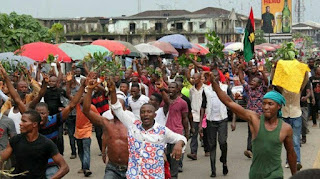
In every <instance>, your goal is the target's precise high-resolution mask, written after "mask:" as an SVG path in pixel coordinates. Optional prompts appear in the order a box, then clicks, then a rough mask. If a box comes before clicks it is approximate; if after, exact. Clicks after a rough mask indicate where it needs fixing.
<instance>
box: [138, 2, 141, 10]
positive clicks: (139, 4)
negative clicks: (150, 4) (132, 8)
mask: <svg viewBox="0 0 320 179" xmlns="http://www.w3.org/2000/svg"><path fill="white" fill-rule="evenodd" d="M140 12H141V0H138V13H140Z"/></svg>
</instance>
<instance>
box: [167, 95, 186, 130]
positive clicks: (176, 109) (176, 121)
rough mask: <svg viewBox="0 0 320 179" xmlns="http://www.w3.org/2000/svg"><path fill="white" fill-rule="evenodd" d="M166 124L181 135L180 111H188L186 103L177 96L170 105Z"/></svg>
mask: <svg viewBox="0 0 320 179" xmlns="http://www.w3.org/2000/svg"><path fill="white" fill-rule="evenodd" d="M168 113H169V114H168V120H167V124H166V126H167V127H168V128H169V129H170V130H172V131H173V132H175V133H178V134H181V135H183V129H184V128H183V125H182V113H188V104H187V102H185V101H184V100H183V99H182V98H181V97H178V98H177V99H176V100H175V101H174V102H173V103H172V104H171V105H170V106H169V112H168Z"/></svg>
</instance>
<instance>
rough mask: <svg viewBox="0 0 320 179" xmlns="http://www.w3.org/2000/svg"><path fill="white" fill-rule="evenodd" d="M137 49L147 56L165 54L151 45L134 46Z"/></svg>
mask: <svg viewBox="0 0 320 179" xmlns="http://www.w3.org/2000/svg"><path fill="white" fill-rule="evenodd" d="M134 47H135V48H136V49H138V50H139V51H140V52H142V53H144V54H145V55H163V54H164V52H163V51H162V50H160V49H159V48H158V47H155V46H153V45H150V44H145V43H142V44H139V45H136V46H134Z"/></svg>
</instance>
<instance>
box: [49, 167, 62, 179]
mask: <svg viewBox="0 0 320 179" xmlns="http://www.w3.org/2000/svg"><path fill="white" fill-rule="evenodd" d="M58 170H59V168H58V167H57V166H51V167H48V168H47V170H46V178H48V179H51V178H52V177H53V175H55V174H56V173H57V172H58Z"/></svg>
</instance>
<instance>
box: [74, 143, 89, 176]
mask: <svg viewBox="0 0 320 179" xmlns="http://www.w3.org/2000/svg"><path fill="white" fill-rule="evenodd" d="M77 145H78V155H79V158H80V160H81V169H83V170H90V145H91V138H84V139H77Z"/></svg>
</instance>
